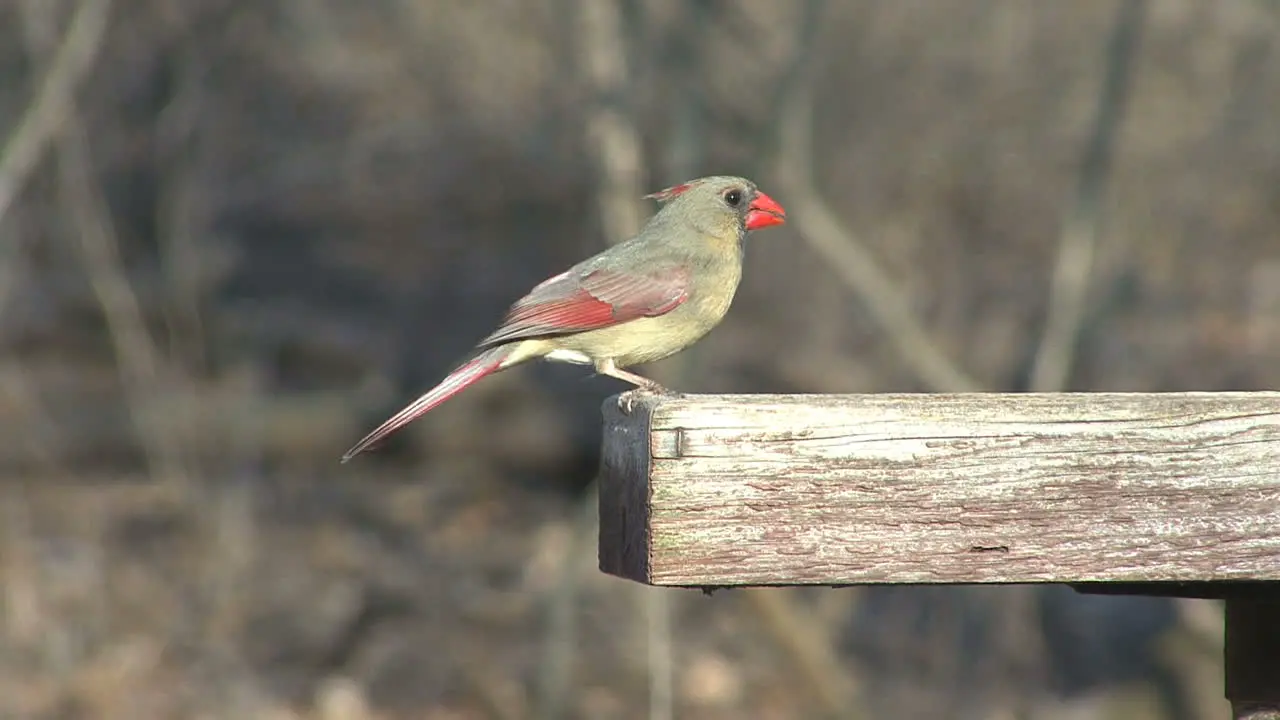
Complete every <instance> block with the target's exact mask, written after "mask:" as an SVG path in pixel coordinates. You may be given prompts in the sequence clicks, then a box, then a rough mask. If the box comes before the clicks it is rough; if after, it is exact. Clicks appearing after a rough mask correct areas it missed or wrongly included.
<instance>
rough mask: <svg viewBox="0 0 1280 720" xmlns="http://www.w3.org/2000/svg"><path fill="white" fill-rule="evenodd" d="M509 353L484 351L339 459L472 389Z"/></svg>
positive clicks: (499, 366)
mask: <svg viewBox="0 0 1280 720" xmlns="http://www.w3.org/2000/svg"><path fill="white" fill-rule="evenodd" d="M510 354H511V347H510V346H503V347H496V348H493V349H491V350H486V351H485V352H482V353H480V354H479V355H477V356H475V357H474V358H472V359H471V360H469V361H467V362H466V363H464V364H463V365H462V366H461V367H459V368H458V369H457V370H454V371H453V372H451V373H449V376H448V377H446V378H445V379H444V380H441V381H440V384H439V385H436V386H435V387H433V388H431V389H430V390H428V391H427V392H426V393H425V394H423V396H422V397H420V398H418V399H417V400H414V401H413V402H412V403H410V404H409V405H408V406H406V407H405V408H404V409H403V410H401V411H400V412H398V413H396V414H395V415H392V416H391V417H390V418H389V419H388V420H387V421H386V422H384V423H382V424H381V425H379V426H378V427H377V428H376V429H375V430H374V431H373V432H371V433H369V434H368V435H365V436H364V439H363V440H361V441H360V442H358V443H356V444H355V445H354V446H353V447H352V448H351V449H350V450H348V451H347V453H346V454H345V455H343V456H342V462H344V463H345V462H346V461H348V460H350V459H351V458H353V457H355V456H356V455H359V454H360V453H362V452H364V451H365V450H368V449H369V448H370V447H371V446H372V445H374V444H375V443H377V442H378V441H379V440H382V439H383V438H385V437H386V436H388V435H390V434H391V433H393V432H395V431H397V430H399V429H400V428H402V427H404V426H405V425H408V424H409V423H411V422H413V421H414V420H417V419H418V418H420V417H422V416H423V415H425V414H426V413H427V412H429V411H430V410H432V409H433V408H435V407H437V406H438V405H440V403H443V402H444V401H445V400H448V399H449V398H451V397H453V396H454V395H457V394H458V393H460V392H462V391H463V390H466V389H467V388H469V387H471V386H472V385H473V384H475V383H476V382H477V381H478V380H480V379H481V378H483V377H485V376H486V375H492V374H493V373H495V372H497V371H498V370H501V369H502V362H503V361H504V360H506V359H507V356H508V355H510Z"/></svg>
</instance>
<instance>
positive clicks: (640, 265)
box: [342, 175, 786, 463]
mask: <svg viewBox="0 0 1280 720" xmlns="http://www.w3.org/2000/svg"><path fill="white" fill-rule="evenodd" d="M644 199H651V200H655V201H657V203H658V204H659V209H658V212H656V213H655V214H654V215H653V216H652V217H650V218H649V220H648V222H646V223H645V225H644V227H643V228H642V229H641V230H640V232H638V233H637V234H636V235H634V236H633V237H631V238H629V239H627V240H624V241H622V242H620V243H618V244H616V245H614V246H612V247H610V248H608V249H606V250H604V251H602V252H600V253H598V254H596V255H594V256H592V257H589V258H587V259H586V260H583V261H581V262H579V263H578V264H576V265H574V266H572V267H570V268H569V269H568V270H566V271H564V272H562V273H560V274H559V275H555V276H553V277H550V278H548V279H547V280H544V281H543V282H541V283H539V284H538V285H536V286H534V288H533V289H532V290H530V291H529V292H528V293H527V294H526V295H525V296H524V297H522V298H520V299H519V300H516V301H515V302H514V303H512V305H511V306H510V308H509V309H508V310H507V313H506V316H505V317H504V318H503V319H502V322H501V323H500V324H499V326H498V328H497V329H496V330H494V331H493V332H492V333H490V334H489V335H488V336H487V337H485V338H484V339H483V340H481V341H480V342H479V343H477V344H476V347H475V349H474V351H473V354H472V355H471V357H470V359H469V360H467V361H465V362H463V363H462V364H461V365H460V366H458V367H457V368H456V369H455V370H454V371H453V372H451V373H449V375H447V376H446V377H445V378H444V379H443V380H441V381H440V383H439V384H438V385H436V386H435V387H433V388H431V389H430V390H428V391H427V392H425V393H423V394H422V396H421V397H419V398H418V399H417V400H414V401H413V402H412V403H410V404H409V405H407V406H405V407H404V409H402V410H400V411H399V412H398V413H396V414H395V415H393V416H391V417H390V418H389V419H387V420H386V422H384V423H382V424H381V425H379V426H378V427H377V428H375V429H374V430H372V431H371V432H370V433H369V434H368V435H366V436H365V437H364V438H363V439H361V440H360V441H359V442H357V443H356V444H355V445H354V446H352V448H351V449H350V450H348V451H347V452H346V454H345V455H343V456H342V462H343V463H346V462H347V461H349V460H351V459H352V458H354V457H355V456H357V455H359V454H360V453H362V452H364V451H365V450H367V449H369V448H370V447H372V446H373V445H375V444H376V443H378V442H379V441H381V440H382V439H383V438H385V437H387V436H388V435H391V434H392V433H394V432H396V431H397V430H399V429H401V428H403V427H404V426H405V425H408V424H409V423H411V422H413V421H414V420H416V419H418V418H419V417H421V416H422V415H424V414H426V413H427V412H429V411H431V410H433V409H434V408H436V407H438V406H439V405H440V404H441V403H443V402H444V401H446V400H448V399H449V398H451V397H453V396H454V395H457V394H458V393H460V392H462V391H463V390H465V389H466V388H468V387H470V386H471V385H473V384H474V383H476V382H478V381H479V380H481V379H482V378H484V377H486V376H488V375H492V374H494V373H496V372H500V371H503V370H507V369H509V368H512V367H515V366H516V365H519V364H521V363H525V362H528V361H530V360H535V359H544V360H547V361H552V362H563V363H572V364H578V365H592V366H594V368H595V372H596V373H597V374H600V375H605V376H608V377H612V378H616V379H618V380H622V381H624V382H627V383H630V384H632V385H634V386H636V390H646V391H651V392H655V393H660V394H670V393H671V392H672V391H670V390H668V389H667V388H665V387H663V386H662V385H661V384H659V383H658V382H656V381H654V380H652V379H650V378H647V377H644V376H642V375H639V374H636V373H634V372H631V371H629V370H626V369H625V368H627V367H629V366H632V365H640V364H644V363H649V362H654V361H656V360H661V359H663V358H665V357H669V356H671V355H674V354H676V353H678V352H680V351H681V350H684V349H685V348H687V347H689V346H690V345H692V344H693V343H695V342H697V341H698V340H700V339H702V337H703V336H705V335H706V334H707V333H708V332H710V331H711V329H712V328H714V327H715V326H716V325H718V324H719V323H720V321H721V320H722V319H723V318H724V316H725V314H726V313H727V312H728V311H729V306H730V304H731V303H732V302H733V297H734V295H735V294H736V292H737V289H738V284H739V282H740V281H741V279H742V258H743V243H744V241H745V239H746V236H747V234H748V233H750V232H752V231H754V230H760V229H763V228H767V227H772V226H775V225H781V224H783V223H785V222H786V211H785V210H784V209H783V207H782V206H781V205H779V204H778V203H777V201H775V200H774V199H773V198H771V197H769V196H768V195H767V194H765V193H764V192H762V191H761V190H760V189H759V188H757V187H756V184H755V183H753V182H752V181H750V180H748V179H746V178H742V177H734V176H726V175H716V176H707V177H701V178H697V179H694V180H690V181H688V182H684V183H681V184H679V185H674V186H672V187H668V188H666V189H664V190H660V191H658V192H655V193H651V194H649V195H646V196H644ZM633 392H634V391H633ZM627 395H629V394H627ZM629 404H630V403H629V402H628V403H627V405H629Z"/></svg>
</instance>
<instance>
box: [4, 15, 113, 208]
mask: <svg viewBox="0 0 1280 720" xmlns="http://www.w3.org/2000/svg"><path fill="white" fill-rule="evenodd" d="M44 4H45V5H49V4H50V3H48V2H47V1H46V2H45V3H44ZM27 5H28V3H23V8H24V13H26V12H27V10H26V8H27ZM110 8H111V2H110V0H85V2H81V3H80V5H79V7H77V8H76V12H75V15H74V16H72V18H71V24H70V25H69V27H68V28H67V33H66V35H65V36H64V37H63V39H62V42H61V43H59V45H58V47H57V49H56V50H54V52H53V55H52V57H50V58H49V62H48V63H47V65H46V64H45V63H40V64H39V66H40V67H47V69H46V70H45V73H44V78H43V80H41V82H40V91H39V92H38V93H37V94H36V97H35V99H34V100H33V101H32V102H31V105H29V106H28V107H27V111H26V112H25V113H24V114H23V116H22V119H21V120H20V121H19V122H18V126H17V129H15V130H14V131H13V133H12V134H11V135H10V136H9V140H8V141H7V142H6V143H5V144H4V150H3V151H2V152H0V222H2V221H3V220H4V217H5V215H6V214H7V213H8V211H9V208H10V207H11V206H12V205H13V201H14V200H15V199H16V198H17V197H18V194H19V193H20V192H21V191H22V188H23V186H24V185H26V183H27V178H29V177H30V176H31V173H32V172H33V171H34V170H35V169H36V167H37V166H38V165H39V163H40V158H41V157H43V156H44V153H45V150H47V149H48V147H49V143H50V141H51V140H52V139H53V138H54V136H56V135H57V134H58V132H59V131H60V130H61V129H62V125H63V123H64V122H66V120H67V116H68V115H69V113H70V112H71V109H72V106H73V102H72V101H73V99H74V94H75V89H76V88H77V87H79V85H80V83H81V82H83V80H84V79H85V77H86V76H87V75H88V74H89V71H90V70H91V69H92V68H93V65H94V61H95V60H96V59H97V57H98V52H99V51H100V49H101V48H102V38H103V36H104V35H105V34H106V30H107V18H108V17H109V15H110V12H109V11H110Z"/></svg>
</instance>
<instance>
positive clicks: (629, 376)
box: [595, 358, 677, 414]
mask: <svg viewBox="0 0 1280 720" xmlns="http://www.w3.org/2000/svg"><path fill="white" fill-rule="evenodd" d="M595 366H596V372H597V373H600V374H601V375H607V376H609V377H611V378H616V379H618V380H622V381H623V382H629V383H631V384H632V385H635V386H636V389H635V390H628V391H627V392H624V393H622V394H621V395H619V396H618V407H619V408H621V409H622V411H623V412H625V413H627V414H630V413H631V406H632V404H633V403H634V401H635V396H636V394H637V393H639V392H642V391H644V392H651V393H657V394H659V395H675V394H677V393H676V392H675V391H673V390H670V389H668V388H666V387H664V386H663V385H662V384H661V383H659V382H658V381H657V380H650V379H649V378H647V377H645V376H643V375H637V374H636V373H633V372H630V371H627V370H623V369H622V368H620V367H618V364H617V362H615V361H614V359H613V358H606V359H604V360H597V361H596V363H595Z"/></svg>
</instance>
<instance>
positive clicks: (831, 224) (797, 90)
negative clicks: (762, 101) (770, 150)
mask: <svg viewBox="0 0 1280 720" xmlns="http://www.w3.org/2000/svg"><path fill="white" fill-rule="evenodd" d="M812 25H813V26H814V27H815V28H816V26H817V25H818V23H816V22H814V23H812ZM812 47H813V42H812V38H809V39H808V40H807V41H804V42H802V43H801V44H800V48H801V49H800V50H799V52H801V53H806V54H811V53H812ZM808 64H809V65H812V63H808ZM793 75H794V77H793V78H792V80H791V88H790V92H787V93H785V94H784V97H783V101H782V114H781V117H780V119H779V123H780V126H781V127H780V142H779V148H778V155H779V167H778V177H779V179H780V180H781V182H782V184H783V186H784V187H785V188H786V192H787V206H788V210H789V212H788V214H787V216H788V220H789V222H791V224H792V225H794V226H795V227H796V229H797V230H798V231H799V233H800V235H801V236H802V237H804V239H805V240H806V241H808V243H809V245H810V246H811V247H812V248H813V249H814V250H815V251H817V252H818V254H820V255H821V256H822V257H823V259H824V260H826V262H827V263H828V264H829V265H830V266H831V268H832V269H833V270H835V272H836V274H837V275H839V276H840V279H841V280H843V281H844V283H845V285H846V286H848V288H849V289H850V290H852V291H853V292H854V294H856V295H857V296H858V299H859V300H861V301H862V303H863V305H864V306H865V307H866V308H867V311H868V312H870V313H871V315H872V317H873V318H874V319H875V320H876V322H877V323H878V324H879V325H880V328H881V330H882V331H883V332H884V333H885V335H887V336H888V338H889V340H890V342H892V343H893V344H894V346H895V347H896V348H897V350H898V354H899V356H900V357H901V358H902V360H903V362H904V363H906V364H907V365H908V366H909V367H910V368H911V369H912V370H913V371H914V372H915V373H916V375H917V376H918V377H919V378H920V379H921V380H922V381H923V382H924V383H925V384H926V385H928V386H929V388H930V389H932V390H934V391H937V392H965V391H976V390H979V389H981V387H982V384H981V383H979V382H978V381H977V380H975V379H974V378H972V377H971V376H969V375H968V374H966V373H965V372H964V371H963V370H961V369H960V368H959V367H958V366H957V365H956V364H955V363H954V362H952V361H951V359H950V358H948V357H947V355H946V353H945V352H943V350H942V349H941V348H940V347H938V345H937V343H935V342H934V340H933V338H932V337H930V335H929V333H928V332H927V331H926V330H925V329H924V328H923V327H922V326H921V325H920V322H919V321H918V320H917V319H916V316H915V313H913V312H912V310H911V306H910V304H909V303H908V302H907V299H906V297H905V296H904V295H903V293H902V291H901V289H900V288H899V287H898V285H897V284H896V283H894V282H893V281H892V280H891V279H889V274H888V273H887V272H886V271H885V269H884V268H883V267H882V266H881V265H880V263H879V262H877V261H876V259H875V258H874V257H873V256H872V254H871V252H870V251H869V250H867V248H866V246H865V245H864V244H863V243H862V242H860V241H859V240H858V238H857V237H856V236H855V235H854V234H853V232H851V231H850V230H849V229H848V228H847V227H845V225H844V223H843V222H842V221H841V220H840V218H839V217H838V216H837V215H836V213H835V211H834V210H832V208H831V207H830V206H829V205H828V204H827V202H826V201H825V200H823V198H822V194H821V193H820V192H819V191H818V189H817V187H816V186H815V184H814V171H813V152H814V151H813V112H814V100H815V97H814V96H815V91H814V83H813V77H812V76H813V73H812V70H811V68H810V69H809V70H808V71H803V70H800V71H797V72H795V73H793Z"/></svg>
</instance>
